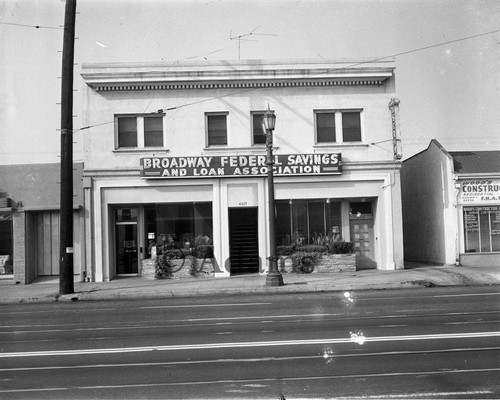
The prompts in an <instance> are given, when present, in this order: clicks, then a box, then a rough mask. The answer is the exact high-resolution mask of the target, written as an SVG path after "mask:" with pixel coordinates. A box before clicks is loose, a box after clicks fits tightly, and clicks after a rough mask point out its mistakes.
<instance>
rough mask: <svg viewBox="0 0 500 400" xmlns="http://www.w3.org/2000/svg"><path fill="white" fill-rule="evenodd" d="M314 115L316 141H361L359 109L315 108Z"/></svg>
mask: <svg viewBox="0 0 500 400" xmlns="http://www.w3.org/2000/svg"><path fill="white" fill-rule="evenodd" d="M314 116H315V124H316V143H355V142H361V140H362V136H361V111H360V110H317V111H315V112H314Z"/></svg>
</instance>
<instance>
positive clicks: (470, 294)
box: [432, 293, 500, 297]
mask: <svg viewBox="0 0 500 400" xmlns="http://www.w3.org/2000/svg"><path fill="white" fill-rule="evenodd" d="M468 296H500V293H464V294H436V295H434V296H432V297H468Z"/></svg>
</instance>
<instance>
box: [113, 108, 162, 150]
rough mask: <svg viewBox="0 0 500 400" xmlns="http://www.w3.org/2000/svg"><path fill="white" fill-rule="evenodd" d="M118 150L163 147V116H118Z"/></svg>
mask: <svg viewBox="0 0 500 400" xmlns="http://www.w3.org/2000/svg"><path fill="white" fill-rule="evenodd" d="M115 118H116V125H115V126H116V129H117V132H116V148H117V149H140V148H143V147H144V148H145V147H156V148H159V147H163V146H164V143H163V133H164V132H163V118H164V116H163V115H155V116H149V115H137V114H136V115H118V116H115Z"/></svg>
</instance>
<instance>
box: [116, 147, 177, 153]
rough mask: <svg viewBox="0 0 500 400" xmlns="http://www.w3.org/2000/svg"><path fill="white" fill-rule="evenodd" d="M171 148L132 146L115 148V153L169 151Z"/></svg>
mask: <svg viewBox="0 0 500 400" xmlns="http://www.w3.org/2000/svg"><path fill="white" fill-rule="evenodd" d="M169 151H170V150H169V149H166V148H164V147H143V148H138V147H133V148H132V147H131V148H127V149H125V148H124V149H114V150H113V153H117V154H120V153H168V152H169Z"/></svg>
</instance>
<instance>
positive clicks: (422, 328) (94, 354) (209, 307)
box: [0, 286, 500, 399]
mask: <svg viewBox="0 0 500 400" xmlns="http://www.w3.org/2000/svg"><path fill="white" fill-rule="evenodd" d="M499 310H500V288H498V287H493V286H492V287H487V286H486V287H470V288H425V289H406V290H387V291H364V292H345V293H339V292H336V293H308V294H300V295H299V294H295V295H267V296H238V297H219V298H192V299H189V298H183V299H178V300H176V299H168V300H154V301H153V300H151V301H144V300H140V301H139V300H136V301H115V302H75V303H50V304H20V305H8V306H1V307H0V346H1V352H0V398H2V399H18V398H22V399H26V398H31V399H74V398H84V399H87V398H97V399H100V398H113V399H116V398H120V399H128V398H147V399H150V398H168V399H172V398H175V399H176V398H199V399H209V398H226V399H227V398H237V399H238V398H254V399H280V398H284V399H298V398H365V399H411V398H415V399H423V398H425V399H428V398H429V399H450V398H453V399H471V398H474V399H475V398H500V329H499V327H500V325H499Z"/></svg>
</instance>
